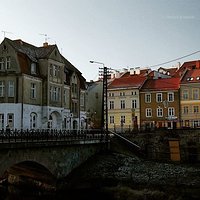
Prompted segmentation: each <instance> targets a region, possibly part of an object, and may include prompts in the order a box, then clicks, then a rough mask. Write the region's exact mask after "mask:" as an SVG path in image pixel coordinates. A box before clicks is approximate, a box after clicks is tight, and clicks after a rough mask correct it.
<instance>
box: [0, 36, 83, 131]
mask: <svg viewBox="0 0 200 200" xmlns="http://www.w3.org/2000/svg"><path fill="white" fill-rule="evenodd" d="M85 118H86V112H85V79H84V78H83V77H82V75H81V73H80V71H79V70H78V69H76V68H75V67H74V66H73V65H72V64H71V63H70V62H69V61H68V60H66V59H65V58H64V57H63V56H62V55H61V54H60V52H59V50H58V48H57V46H56V45H48V44H47V43H45V44H44V46H42V47H35V46H33V45H30V44H28V43H26V42H24V41H22V40H10V39H8V38H5V39H4V40H3V42H2V43H1V45H0V128H1V129H3V128H4V129H5V128H6V126H9V128H11V129H79V128H86V127H85V124H86V123H85V120H83V119H85Z"/></svg>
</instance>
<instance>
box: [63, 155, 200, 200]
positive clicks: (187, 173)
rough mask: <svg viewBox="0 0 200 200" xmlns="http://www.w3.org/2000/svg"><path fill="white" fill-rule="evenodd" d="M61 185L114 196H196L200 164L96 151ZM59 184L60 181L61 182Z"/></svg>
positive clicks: (199, 179) (174, 197)
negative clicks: (96, 152)
mask: <svg viewBox="0 0 200 200" xmlns="http://www.w3.org/2000/svg"><path fill="white" fill-rule="evenodd" d="M62 181H63V183H64V185H63V188H68V189H70V188H73V189H75V188H76V189H83V188H85V189H88V188H91V189H92V188H93V189H100V190H101V191H102V192H104V193H107V194H109V195H110V196H112V198H113V199H120V200H121V199H122V200H123V199H134V200H135V199H145V198H146V197H148V198H147V199H159V200H160V199H199V198H200V167H199V165H197V164H196V165H188V164H179V163H177V164H175V163H161V162H152V161H147V160H143V159H140V158H138V157H130V156H126V155H122V154H117V153H111V152H110V153H109V154H106V155H105V154H99V155H97V156H95V157H94V158H91V159H90V160H89V161H88V162H87V163H85V164H83V165H82V166H80V167H79V168H77V169H76V170H74V172H73V173H72V174H70V176H68V177H67V178H66V179H65V180H62ZM61 185H62V184H61Z"/></svg>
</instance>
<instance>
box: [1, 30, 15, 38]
mask: <svg viewBox="0 0 200 200" xmlns="http://www.w3.org/2000/svg"><path fill="white" fill-rule="evenodd" d="M1 32H2V33H3V37H4V38H5V37H6V34H13V33H11V32H8V31H1Z"/></svg>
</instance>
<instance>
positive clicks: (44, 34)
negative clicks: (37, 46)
mask: <svg viewBox="0 0 200 200" xmlns="http://www.w3.org/2000/svg"><path fill="white" fill-rule="evenodd" d="M40 35H43V36H44V39H45V43H47V40H48V39H50V37H47V34H46V33H40Z"/></svg>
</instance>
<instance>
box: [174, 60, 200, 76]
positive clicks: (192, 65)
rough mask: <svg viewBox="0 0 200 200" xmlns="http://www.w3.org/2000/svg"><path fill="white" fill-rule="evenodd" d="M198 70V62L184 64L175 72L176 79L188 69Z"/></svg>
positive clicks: (199, 65)
mask: <svg viewBox="0 0 200 200" xmlns="http://www.w3.org/2000/svg"><path fill="white" fill-rule="evenodd" d="M199 68H200V60H193V61H188V62H184V63H183V65H182V66H181V67H180V68H179V69H178V70H177V71H176V73H175V76H176V77H182V76H183V75H184V73H185V71H186V70H188V69H199Z"/></svg>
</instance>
